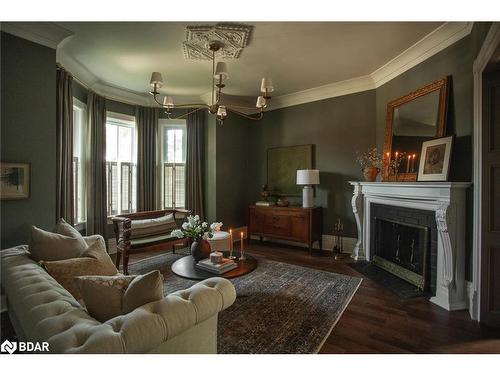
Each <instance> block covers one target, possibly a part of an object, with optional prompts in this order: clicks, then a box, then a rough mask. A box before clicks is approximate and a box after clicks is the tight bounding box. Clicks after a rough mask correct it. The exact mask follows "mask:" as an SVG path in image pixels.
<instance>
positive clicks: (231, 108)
mask: <svg viewBox="0 0 500 375" xmlns="http://www.w3.org/2000/svg"><path fill="white" fill-rule="evenodd" d="M223 46H224V44H223V43H222V42H220V41H211V42H209V43H208V49H209V50H210V51H211V60H212V90H211V101H210V104H205V103H196V104H174V101H173V99H172V97H171V96H168V95H166V96H164V97H163V101H161V100H160V93H159V91H158V90H159V89H160V88H161V87H162V86H163V78H162V76H161V73H159V72H153V73H152V74H151V80H150V82H149V84H150V85H151V88H152V91H150V94H151V95H153V98H154V100H155V102H156V103H158V104H159V105H160V106H161V107H162V108H165V110H166V113H167V117H168V118H169V119H170V118H172V111H173V110H174V109H177V108H194V109H193V110H191V111H189V112H188V113H185V114H183V115H181V116H179V117H177V118H181V117H185V116H187V115H188V114H190V113H193V112H196V111H199V110H202V109H208V112H209V113H211V114H212V115H215V116H216V117H217V123H218V124H222V123H223V122H224V119H225V118H226V116H227V113H228V112H231V113H235V114H237V115H239V116H242V117H245V118H248V119H250V120H260V119H261V118H262V117H263V115H264V109H265V108H266V107H267V103H268V101H269V100H270V99H271V93H272V92H273V91H274V86H273V82H272V80H271V78H267V77H264V78H262V81H261V85H260V92H261V95H259V96H258V97H257V101H256V103H255V107H248V106H244V105H241V106H240V105H235V104H224V103H221V94H222V89H223V88H224V87H225V86H226V85H225V81H227V80H228V79H229V74H228V71H227V64H226V63H225V62H221V61H220V62H218V63H217V65H216V61H215V60H216V58H215V57H216V52H217V51H219V50H220V49H221V48H222V47H223ZM244 112H247V113H244Z"/></svg>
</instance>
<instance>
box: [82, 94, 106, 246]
mask: <svg viewBox="0 0 500 375" xmlns="http://www.w3.org/2000/svg"><path fill="white" fill-rule="evenodd" d="M87 118H88V124H87V149H86V166H87V171H86V177H87V228H86V229H87V236H89V235H92V234H100V235H102V236H104V238H106V226H107V208H106V202H107V197H106V99H105V98H103V97H102V96H99V95H97V94H95V93H93V92H89V93H88V95H87ZM106 243H107V242H106Z"/></svg>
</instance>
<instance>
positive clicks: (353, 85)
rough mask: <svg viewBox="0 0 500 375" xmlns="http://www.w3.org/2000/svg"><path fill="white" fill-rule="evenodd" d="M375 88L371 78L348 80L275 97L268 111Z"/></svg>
mask: <svg viewBox="0 0 500 375" xmlns="http://www.w3.org/2000/svg"><path fill="white" fill-rule="evenodd" d="M374 88H375V84H374V82H373V79H372V78H371V77H370V76H363V77H357V78H352V79H347V80H345V81H341V82H334V83H330V84H328V85H324V86H319V87H314V88H311V89H307V90H303V91H298V92H294V93H291V94H286V95H280V96H276V97H273V98H272V99H271V101H270V105H269V107H268V110H270V111H272V110H275V109H279V108H284V107H291V106H294V105H299V104H304V103H310V102H315V101H318V100H323V99H328V98H334V97H337V96H342V95H348V94H354V93H356V92H361V91H367V90H373V89H374Z"/></svg>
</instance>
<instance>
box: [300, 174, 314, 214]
mask: <svg viewBox="0 0 500 375" xmlns="http://www.w3.org/2000/svg"><path fill="white" fill-rule="evenodd" d="M297 185H304V188H303V189H302V207H304V208H309V207H313V206H314V197H313V188H312V185H319V170H318V169H298V170H297Z"/></svg>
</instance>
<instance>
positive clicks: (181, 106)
mask: <svg viewBox="0 0 500 375" xmlns="http://www.w3.org/2000/svg"><path fill="white" fill-rule="evenodd" d="M157 95H158V94H156V95H153V99H154V100H155V102H156V103H158V104H159V105H160V106H161V107H162V108H169V107H167V106H165V105H163V103H161V102H159V101H158V99H156V97H157ZM190 107H191V108H192V107H197V108H209V105H208V104H205V103H189V104H174V106H173V107H170V109H176V108H190Z"/></svg>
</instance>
